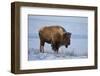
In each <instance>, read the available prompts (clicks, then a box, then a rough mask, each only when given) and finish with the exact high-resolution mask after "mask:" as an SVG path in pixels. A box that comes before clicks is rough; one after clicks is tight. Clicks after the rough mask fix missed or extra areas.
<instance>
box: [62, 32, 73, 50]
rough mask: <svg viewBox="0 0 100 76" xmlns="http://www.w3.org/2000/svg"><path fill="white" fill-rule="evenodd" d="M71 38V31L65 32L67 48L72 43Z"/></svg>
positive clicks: (64, 40)
mask: <svg viewBox="0 0 100 76" xmlns="http://www.w3.org/2000/svg"><path fill="white" fill-rule="evenodd" d="M70 38H71V33H69V32H65V33H64V34H63V43H64V45H65V47H66V48H67V47H68V45H70V41H71V40H70Z"/></svg>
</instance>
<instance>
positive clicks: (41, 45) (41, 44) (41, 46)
mask: <svg viewBox="0 0 100 76" xmlns="http://www.w3.org/2000/svg"><path fill="white" fill-rule="evenodd" d="M44 43H45V42H44V41H42V40H41V41H40V52H42V53H44Z"/></svg>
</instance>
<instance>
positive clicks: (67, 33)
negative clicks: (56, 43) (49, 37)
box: [63, 32, 71, 37]
mask: <svg viewBox="0 0 100 76" xmlns="http://www.w3.org/2000/svg"><path fill="white" fill-rule="evenodd" d="M63 36H64V37H65V36H69V37H71V33H70V32H65V33H64V34H63Z"/></svg>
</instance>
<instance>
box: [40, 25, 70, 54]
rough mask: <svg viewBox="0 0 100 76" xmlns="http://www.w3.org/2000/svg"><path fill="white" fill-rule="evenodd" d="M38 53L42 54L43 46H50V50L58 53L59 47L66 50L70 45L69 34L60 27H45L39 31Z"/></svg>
mask: <svg viewBox="0 0 100 76" xmlns="http://www.w3.org/2000/svg"><path fill="white" fill-rule="evenodd" d="M39 38H40V52H44V44H45V42H46V43H49V44H51V47H52V49H53V50H54V51H55V52H57V53H58V50H59V47H60V46H63V45H64V46H65V47H66V48H67V47H68V45H70V38H71V33H70V32H67V31H66V30H65V29H64V28H63V27H61V26H45V27H42V28H41V29H40V30H39Z"/></svg>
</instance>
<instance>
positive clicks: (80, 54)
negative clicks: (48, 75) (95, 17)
mask: <svg viewBox="0 0 100 76" xmlns="http://www.w3.org/2000/svg"><path fill="white" fill-rule="evenodd" d="M86 41H87V39H72V40H71V45H70V46H69V47H68V48H65V47H64V46H62V47H60V49H59V52H58V54H57V53H55V52H54V51H53V50H52V49H51V46H50V44H47V43H46V44H45V46H44V51H45V52H44V53H40V50H39V39H35V38H30V39H29V50H28V60H55V59H60V60H61V59H76V58H77V59H79V58H87V57H88V51H87V44H86V45H84V44H85V43H86ZM35 44H36V45H35Z"/></svg>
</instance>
